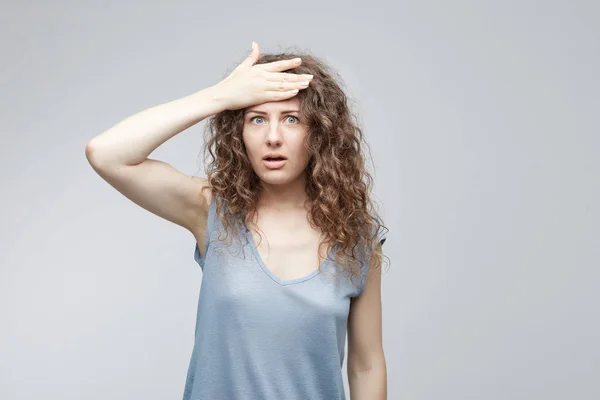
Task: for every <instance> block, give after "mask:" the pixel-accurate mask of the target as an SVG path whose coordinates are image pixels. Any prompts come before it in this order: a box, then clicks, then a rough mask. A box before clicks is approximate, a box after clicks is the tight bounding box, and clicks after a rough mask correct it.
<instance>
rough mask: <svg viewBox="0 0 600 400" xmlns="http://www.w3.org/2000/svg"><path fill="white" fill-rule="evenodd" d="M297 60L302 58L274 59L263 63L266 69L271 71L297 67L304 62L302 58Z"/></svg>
mask: <svg viewBox="0 0 600 400" xmlns="http://www.w3.org/2000/svg"><path fill="white" fill-rule="evenodd" d="M295 60H300V59H299V58H294V59H292V60H279V61H273V62H270V63H267V64H262V67H263V69H264V70H265V71H269V72H278V71H285V70H286V69H290V68H296V67H297V66H299V65H300V64H301V63H302V60H300V61H295Z"/></svg>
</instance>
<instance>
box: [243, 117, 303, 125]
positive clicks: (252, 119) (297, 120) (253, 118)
mask: <svg viewBox="0 0 600 400" xmlns="http://www.w3.org/2000/svg"><path fill="white" fill-rule="evenodd" d="M256 118H260V119H264V118H263V117H258V116H257V117H252V118H250V122H253V121H254V120H255V119H256ZM287 118H294V119H295V120H296V123H298V122H300V120H299V119H298V117H296V116H294V115H288V117H287Z"/></svg>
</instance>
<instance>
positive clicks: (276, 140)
mask: <svg viewBox="0 0 600 400" xmlns="http://www.w3.org/2000/svg"><path fill="white" fill-rule="evenodd" d="M269 126H270V127H269V131H268V133H267V145H269V146H279V145H281V142H282V135H281V129H282V128H281V127H280V124H279V123H274V124H271V125H269Z"/></svg>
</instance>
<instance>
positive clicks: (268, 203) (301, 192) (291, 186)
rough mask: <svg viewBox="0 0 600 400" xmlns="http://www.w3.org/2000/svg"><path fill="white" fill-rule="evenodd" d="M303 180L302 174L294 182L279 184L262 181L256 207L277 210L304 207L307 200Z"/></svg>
mask: <svg viewBox="0 0 600 400" xmlns="http://www.w3.org/2000/svg"><path fill="white" fill-rule="evenodd" d="M305 182H306V181H305V178H304V176H302V178H300V179H297V180H296V181H294V182H290V183H286V184H280V185H272V184H267V183H265V182H262V183H261V186H262V191H261V193H260V197H259V199H258V208H263V207H264V208H268V209H272V210H277V211H285V210H292V209H298V208H305V205H306V201H307V200H308V196H307V195H306V189H305Z"/></svg>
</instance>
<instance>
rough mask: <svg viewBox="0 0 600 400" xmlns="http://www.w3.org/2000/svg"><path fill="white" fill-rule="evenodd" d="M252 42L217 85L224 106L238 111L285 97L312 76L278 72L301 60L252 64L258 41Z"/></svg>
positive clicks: (257, 51)
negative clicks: (231, 69) (238, 63)
mask: <svg viewBox="0 0 600 400" xmlns="http://www.w3.org/2000/svg"><path fill="white" fill-rule="evenodd" d="M252 43H253V46H252V52H251V53H250V55H249V56H248V57H247V58H246V59H245V60H244V61H243V62H242V63H241V64H240V65H238V66H237V67H236V68H235V69H234V70H233V72H231V74H229V76H227V78H225V79H223V80H222V81H221V82H219V83H218V84H217V85H216V86H217V87H218V90H219V97H220V98H221V99H223V104H224V105H225V107H226V109H228V110H239V109H242V108H246V107H249V106H252V105H255V104H262V103H267V102H270V101H281V100H286V99H289V98H291V97H294V96H295V95H296V94H298V91H299V90H302V89H306V88H307V87H308V84H309V83H310V81H311V80H312V75H308V74H292V73H285V72H281V71H286V70H289V69H292V68H296V67H298V66H299V65H300V64H301V62H294V61H293V60H281V61H274V62H271V63H266V64H257V65H254V63H256V61H257V60H258V57H259V54H260V53H259V49H258V44H256V43H254V42H252ZM302 82H306V83H305V84H303V83H302ZM294 89H296V90H297V91H294Z"/></svg>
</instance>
